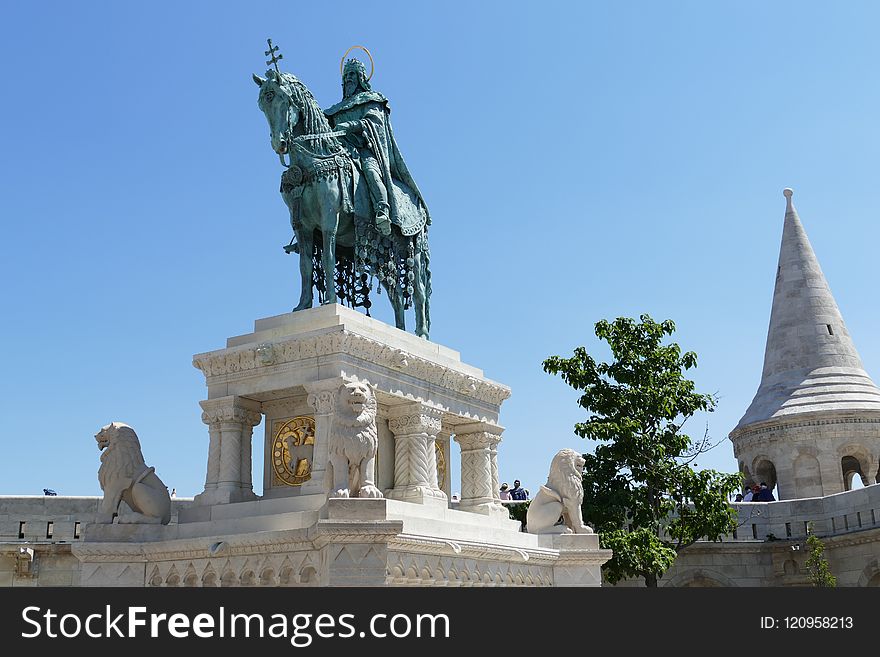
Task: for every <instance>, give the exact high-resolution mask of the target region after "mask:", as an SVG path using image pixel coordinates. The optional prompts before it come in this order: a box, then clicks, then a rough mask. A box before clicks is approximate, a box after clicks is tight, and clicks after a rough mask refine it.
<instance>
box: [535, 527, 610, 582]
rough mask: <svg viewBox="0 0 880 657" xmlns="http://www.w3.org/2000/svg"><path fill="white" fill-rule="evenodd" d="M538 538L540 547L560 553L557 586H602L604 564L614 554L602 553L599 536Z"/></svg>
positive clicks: (550, 535) (556, 570) (554, 578)
mask: <svg viewBox="0 0 880 657" xmlns="http://www.w3.org/2000/svg"><path fill="white" fill-rule="evenodd" d="M537 538H538V544H539V545H543V546H546V547H549V548H552V549H554V550H557V551H558V554H559V557H558V559H557V560H556V563H554V564H553V585H554V586H559V587H569V586H602V564H603V563H605V562H606V561H608V560H609V559H610V558H611V556H612V552H611V550H601V549H599V535H598V534H542V535H539V536H537Z"/></svg>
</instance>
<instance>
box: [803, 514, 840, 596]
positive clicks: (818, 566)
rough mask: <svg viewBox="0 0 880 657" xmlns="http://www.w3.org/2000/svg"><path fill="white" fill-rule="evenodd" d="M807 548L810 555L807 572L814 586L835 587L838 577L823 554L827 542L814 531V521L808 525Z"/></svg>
mask: <svg viewBox="0 0 880 657" xmlns="http://www.w3.org/2000/svg"><path fill="white" fill-rule="evenodd" d="M807 531H808V532H809V536H808V537H807V548H808V549H809V552H810V555H809V556H808V557H807V564H806V566H807V574H808V575H809V576H810V581H811V582H812V583H813V586H823V587H834V586H837V578H836V577H835V576H834V575H832V574H831V569H830V568H829V567H828V560H827V559H826V558H825V557H824V556H823V555H824V553H825V544H824V543H823V542H822V540H821V539H820V538H819V537H818V536H816V535H815V534H814V533H813V523H810V524H809V526H808V527H807Z"/></svg>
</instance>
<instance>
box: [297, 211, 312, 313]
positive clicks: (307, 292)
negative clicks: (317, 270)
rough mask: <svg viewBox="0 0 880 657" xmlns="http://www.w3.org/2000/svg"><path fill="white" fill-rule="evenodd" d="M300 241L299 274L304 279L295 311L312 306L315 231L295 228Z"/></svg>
mask: <svg viewBox="0 0 880 657" xmlns="http://www.w3.org/2000/svg"><path fill="white" fill-rule="evenodd" d="M294 230H295V231H296V241H297V242H298V243H299V276H300V278H301V279H302V292H301V293H300V295H299V303H298V304H297V305H296V308H294V309H293V312H296V311H297V310H305V309H306V308H311V307H312V300H313V297H312V253H313V252H314V250H315V244H314V233H313V231H311V230H309V229H303V228H302V227H300V228H295V229H294Z"/></svg>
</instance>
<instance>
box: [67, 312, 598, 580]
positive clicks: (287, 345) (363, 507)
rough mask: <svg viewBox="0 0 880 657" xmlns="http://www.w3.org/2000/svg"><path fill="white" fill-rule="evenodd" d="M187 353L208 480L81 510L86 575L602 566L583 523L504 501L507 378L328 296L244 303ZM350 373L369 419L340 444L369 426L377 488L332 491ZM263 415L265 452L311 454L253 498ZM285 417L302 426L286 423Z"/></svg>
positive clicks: (562, 576) (378, 575)
mask: <svg viewBox="0 0 880 657" xmlns="http://www.w3.org/2000/svg"><path fill="white" fill-rule="evenodd" d="M193 363H194V365H195V366H196V367H198V368H199V369H200V370H201V371H202V372H203V373H204V375H205V380H206V383H207V386H208V398H207V399H206V400H205V401H203V402H201V406H202V410H203V419H204V421H205V423H206V424H207V425H208V437H209V441H208V468H207V476H206V477H205V490H204V492H203V493H201V494H200V495H198V496H197V498H196V500H195V503H194V504H193V505H192V506H191V507H189V508H180V510H179V512H178V514H177V521H176V522H172V523H171V524H169V525H165V526H161V525H92V524H90V525H87V526H86V528H85V532H84V538H83V542H82V543H81V544H78V545H75V546H74V547H73V548H72V550H73V554H74V555H75V556H76V558H77V559H78V560H79V562H80V564H81V580H82V585H84V586H119V585H125V586H413V585H415V586H554V585H566V586H568V585H582V586H590V585H594V586H598V585H599V583H600V582H601V578H600V576H599V566H600V565H601V563H603V562H604V561H605V560H607V558H608V557H609V556H610V553H607V551H605V552H603V551H601V550H598V543H596V540H597V539H596V537H595V536H592V537H583V538H586V542H583V541H582V540H581V539H582V537H573V538H572V539H568V537H561V538H560V537H553V538H548V537H542V536H541V537H539V536H534V535H532V534H527V533H524V532H522V531H520V523H519V522H517V521H514V520H511V519H510V518H509V516H508V513H507V510H506V509H505V508H504V507H503V506H501V504H500V500H499V499H498V497H497V496H498V445H499V443H500V442H501V433H502V431H503V428H502V427H501V426H499V424H498V415H499V411H500V407H501V403H502V402H503V401H504V400H505V399H506V398H507V397H508V396H509V394H510V390H509V389H508V388H506V387H505V386H503V385H500V384H498V383H495V382H493V381H490V380H488V379H486V378H485V377H484V376H483V373H482V371H481V370H479V369H477V368H475V367H472V366H470V365H466V364H464V363H462V362H461V359H460V358H459V355H458V353H457V352H455V351H452V350H451V349H447V348H445V347H442V346H440V345H437V344H434V343H431V342H428V341H426V340H422V339H420V338H417V337H415V336H413V335H410V334H408V333H404V332H403V331H399V330H397V329H395V328H391V327H389V326H387V325H385V324H383V323H381V322H378V321H376V320H374V319H371V318H369V317H365V316H364V315H361V314H360V313H357V312H354V311H352V310H349V309H346V308H344V307H342V306H338V305H331V306H322V307H320V308H314V309H312V310H307V311H301V312H297V313H291V314H287V315H281V316H279V317H272V318H269V319H263V320H258V321H257V322H256V325H255V328H254V332H253V333H250V334H248V335H244V336H239V337H235V338H230V339H229V340H228V341H227V345H226V348H225V349H220V350H217V351H212V352H208V353H204V354H198V355H197V356H195V357H194V359H193ZM346 382H356V383H357V384H359V385H357V386H355V387H357V388H358V389H359V390H361V391H362V392H363V390H366V389H367V388H369V390H368V391H367V392H369V394H368V395H366V394H361V396H360V397H359V398H360V399H365V398H369V405H368V404H367V403H366V402H363V401H362V402H355V406H357V405H358V403H360V410H357V413H356V415H355V417H360V415H361V414H362V413H363V411H364V408H367V406H369V409H370V412H371V413H375V416H376V422H375V427H373V426H372V423H371V422H370V421H369V420H368V425H369V428H370V431H368V432H366V431H365V432H363V433H359V434H356V435H355V436H354V438H355V442H354V443H352V444H355V445H361V444H362V443H357V442H356V441H357V440H369V439H370V438H369V436H370V435H371V434H372V436H375V437H376V438H375V439H376V441H377V442H378V443H379V444H380V447H381V448H382V449H381V450H380V452H381V453H380V457H379V460H380V462H381V463H382V464H384V465H383V466H382V467H380V470H382V471H383V472H384V473H385V474H384V475H383V476H384V487H385V494H386V496H387V498H384V499H383V498H329V493H330V492H331V490H335V489H336V488H337V484H338V483H339V482H334V483H333V485H332V486H331V481H332V480H333V477H332V476H331V474H338V473H333V467H334V466H333V463H337V464H338V463H340V458H342V452H344V451H345V450H342V449H336V444H335V443H334V448H333V451H332V452H331V450H330V442H331V436H333V437H336V436H339V434H338V433H337V432H336V427H337V425H335V423H336V422H339V423H340V424H339V425H338V426H339V427H340V428H342V429H344V427H346V426H348V427H351V426H353V425H352V424H351V423H350V422H349V423H348V424H346V422H347V420H346V419H345V416H344V415H343V414H342V413H343V411H344V410H347V412H349V413H350V412H351V407H350V408H348V409H343V408H337V405H338V406H339V407H342V406H343V405H344V403H345V402H343V400H344V399H347V397H344V396H343V395H342V394H341V391H342V392H344V391H345V388H346V387H347V386H346ZM360 384H363V385H360ZM373 397H375V399H373ZM353 399H355V398H353ZM263 416H265V417H266V435H265V440H266V448H267V451H268V452H270V453H269V455H268V456H267V458H266V460H265V464H264V465H265V467H266V468H269V467H273V468H274V467H283V466H284V464H285V463H288V464H290V463H293V460H294V457H293V454H294V450H295V451H296V459H297V470H296V472H299V466H300V465H303V464H304V463H305V461H304V460H303V459H306V460H309V459H310V462H309V465H310V469H309V470H303V471H302V474H301V476H300V475H297V476H293V477H291V476H287V475H288V474H289V473H288V472H286V471H285V472H284V473H283V474H284V475H285V476H284V477H281V476H278V477H274V476H273V473H270V472H265V473H263V475H264V476H263V482H264V487H265V492H266V494H265V495H264V497H263V498H261V499H260V498H257V496H256V495H254V493H253V485H252V482H253V473H252V470H253V464H252V460H251V435H252V431H253V427H254V426H256V425H257V424H259V422H260V421H261V419H262V417H263ZM303 416H306V417H303ZM349 417H350V415H349ZM312 420H314V425H312V424H311V421H312ZM276 426H277V427H280V428H279V429H278V432H279V433H278V436H277V441H275V440H274V438H273V431H275V429H274V427H276ZM304 426H305V427H307V429H303V427H304ZM357 426H358V427H363V426H364V425H362V424H358V425H357ZM283 427H296V431H304V432H305V433H296V432H294V430H293V429H290V431H291V433H290V434H283V433H282V432H281V429H282V428H283ZM311 431H313V432H314V435H313V436H312V435H311V433H309V432H311ZM343 433H344V432H343ZM364 436H367V438H364ZM451 436H452V437H454V440H455V442H456V443H457V444H458V445H459V446H460V447H461V467H462V476H461V480H462V500H461V507H460V509H451V508H449V502H448V500H447V494H446V493H445V492H444V490H443V488H444V487H447V488H448V485H449V476H448V463H449V461H448V448H449V442H450V437H451ZM306 438H308V441H307V440H306ZM312 439H313V443H312V442H311V440H312ZM334 440H335V438H334ZM438 441H439V443H438ZM273 443H274V444H275V449H274V450H273V449H272V445H273ZM438 444H439V445H440V451H439V452H438ZM444 450H445V451H444ZM355 451H356V450H355V449H354V448H352V452H355ZM367 451H369V450H367ZM438 453H439V454H441V455H442V463H445V464H446V466H447V467H446V469H445V470H444V469H443V468H441V467H439V466H438V457H437V455H438ZM304 455H307V456H304ZM331 456H332V460H331V458H330V457H331ZM354 458H357V457H354ZM360 458H361V459H365V460H363V461H362V462H361V463H362V464H364V463H366V462H367V460H368V457H367V456H361V457H360ZM345 462H348V456H347V455H346V456H345V458H344V459H343V461H342V463H345ZM279 464H280V466H279ZM391 466H393V468H392V467H391ZM364 467H365V468H367V469H369V468H368V466H364ZM438 470H442V474H441V473H440V472H438ZM274 474H275V475H277V474H278V473H277V471H274ZM307 475H308V476H307ZM298 477H299V478H298ZM377 481H378V480H377ZM375 492H377V493H378V491H375ZM554 540H559V541H561V542H560V543H558V544H557V543H554V542H553V541H554ZM548 541H549V542H548ZM590 541H592V542H590ZM557 583H559V584H557Z"/></svg>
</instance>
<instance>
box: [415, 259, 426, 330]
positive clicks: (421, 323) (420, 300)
mask: <svg viewBox="0 0 880 657" xmlns="http://www.w3.org/2000/svg"><path fill="white" fill-rule="evenodd" d="M413 261H414V262H413V273H414V274H415V280H413V282H412V285H413V308H414V309H415V311H416V335H417V336H419V337H420V338H425V340H427V339H428V326H427V322H426V321H425V306H426V298H425V271H424V267H425V260H424V257H423V256H422V254H421V253H420V252H419V251H418V250H416V252H415V255H414V256H413Z"/></svg>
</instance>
